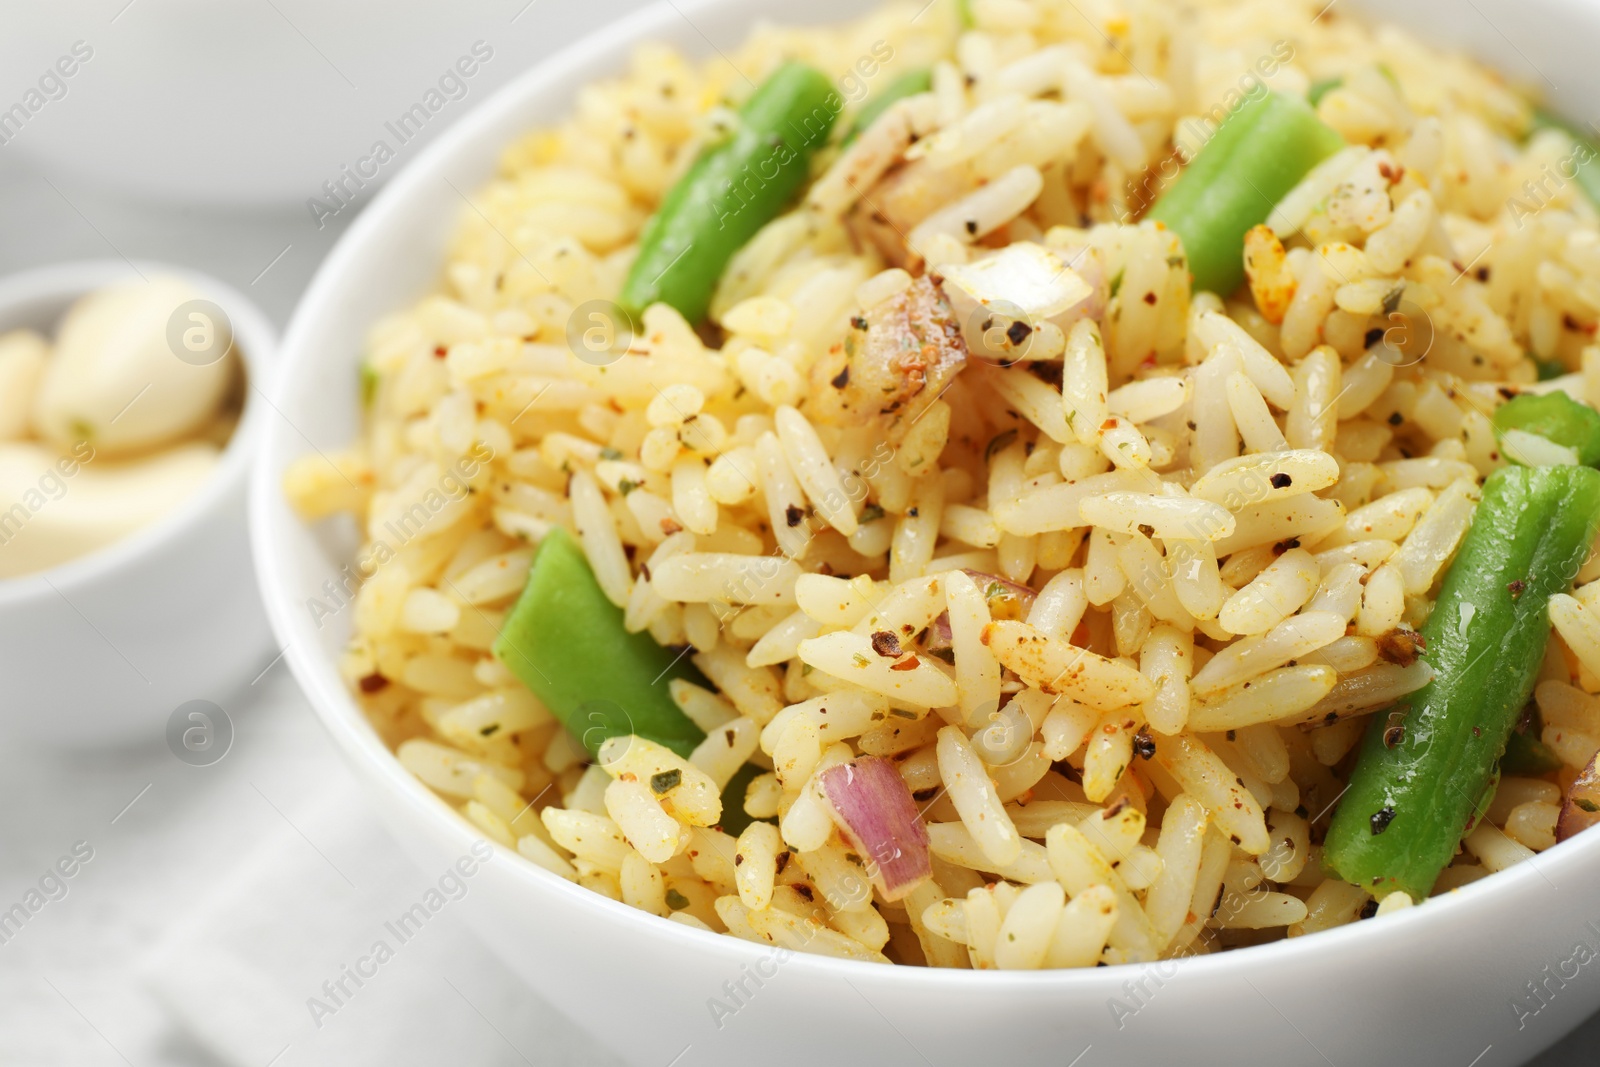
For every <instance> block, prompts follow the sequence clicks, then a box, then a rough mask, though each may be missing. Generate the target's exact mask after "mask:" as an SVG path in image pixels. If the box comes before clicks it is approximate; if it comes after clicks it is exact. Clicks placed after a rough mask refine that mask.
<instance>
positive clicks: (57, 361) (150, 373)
mask: <svg viewBox="0 0 1600 1067" xmlns="http://www.w3.org/2000/svg"><path fill="white" fill-rule="evenodd" d="M198 299H200V294H199V293H198V292H197V291H196V290H195V289H194V287H193V286H191V285H189V284H188V283H187V282H184V281H182V280H180V279H177V278H172V277H161V276H157V277H154V278H151V279H150V280H149V281H147V282H126V283H119V284H117V285H112V286H108V287H106V288H104V289H101V290H99V291H98V292H95V293H91V294H89V295H88V296H86V297H84V298H83V299H81V300H79V301H78V302H77V303H76V304H74V305H73V306H72V309H71V310H70V311H68V312H67V315H66V317H65V318H64V319H63V320H62V323H61V328H60V331H59V332H58V334H57V338H56V351H55V356H54V358H53V359H51V360H50V361H49V362H48V363H47V365H46V367H45V372H44V378H43V381H42V382H41V383H40V387H39V391H38V395H37V398H36V401H35V405H34V426H35V428H36V429H37V430H38V432H39V434H40V435H41V436H42V437H44V438H45V439H46V440H47V441H49V442H50V443H52V444H54V445H56V446H58V447H59V448H62V449H69V448H71V446H72V445H73V444H74V443H76V442H78V441H88V442H89V443H90V444H91V445H93V446H94V449H95V451H96V452H97V453H98V454H99V455H100V456H101V457H102V458H105V459H110V458H113V457H117V456H126V455H129V454H131V453H134V452H138V451H141V450H144V449H148V448H152V447H154V446H156V445H161V444H165V443H168V442H171V441H175V440H177V439H179V438H182V437H185V436H188V435H190V434H193V433H194V432H196V431H197V430H199V429H200V428H201V427H202V426H203V425H204V424H205V423H206V422H207V421H208V420H209V419H211V418H212V417H213V416H214V415H215V414H216V411H217V408H218V406H219V405H220V404H221V402H222V400H223V398H224V396H225V395H226V393H227V390H228V386H229V383H230V380H231V377H232V375H233V373H234V363H235V360H236V359H237V356H236V355H234V354H233V353H232V352H229V351H227V347H228V346H229V345H230V344H231V332H230V328H229V326H228V324H227V323H226V322H213V321H211V318H210V317H207V318H201V319H195V318H193V317H192V313H193V312H194V311H195V309H194V308H192V307H188V306H186V305H189V304H190V303H191V302H192V301H195V300H198ZM169 336H170V337H175V338H177V339H178V343H183V341H184V340H186V339H187V340H194V341H196V342H197V343H200V344H202V345H203V344H204V343H205V342H206V341H207V340H208V339H209V340H210V341H211V343H213V344H215V345H217V346H218V350H220V351H223V352H226V353H227V354H226V355H223V356H222V357H221V358H217V359H214V360H213V361H211V362H204V355H203V353H202V358H200V359H196V358H193V357H192V356H191V355H190V354H189V353H185V358H179V355H178V354H177V353H176V352H175V351H174V342H173V341H171V340H169ZM201 363H203V364H204V365H198V364H201Z"/></svg>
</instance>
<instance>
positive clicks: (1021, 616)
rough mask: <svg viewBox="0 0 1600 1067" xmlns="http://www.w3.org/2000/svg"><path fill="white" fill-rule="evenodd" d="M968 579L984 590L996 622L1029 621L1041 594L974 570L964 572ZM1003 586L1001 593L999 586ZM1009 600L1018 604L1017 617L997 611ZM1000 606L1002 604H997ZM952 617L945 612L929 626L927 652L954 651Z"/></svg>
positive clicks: (990, 612) (996, 576)
mask: <svg viewBox="0 0 1600 1067" xmlns="http://www.w3.org/2000/svg"><path fill="white" fill-rule="evenodd" d="M963 571H964V573H965V574H966V575H967V577H969V578H971V579H972V580H973V581H975V582H977V583H978V588H979V589H982V590H983V598H984V599H985V600H987V601H988V602H989V614H990V616H991V617H992V618H995V619H1004V620H1007V621H1023V620H1026V619H1027V617H1028V611H1029V609H1031V608H1032V607H1033V601H1034V598H1035V597H1037V596H1038V595H1039V594H1038V593H1036V592H1034V591H1033V590H1032V589H1030V588H1028V587H1027V586H1025V585H1019V584H1017V583H1016V582H1013V581H1012V580H1011V579H1009V578H1002V577H1000V575H998V574H986V573H985V572H983V571H975V570H973V569H972V568H970V567H966V568H963ZM996 585H999V587H1000V588H999V589H998V590H997V589H995V586H996ZM1007 598H1014V599H1015V600H1016V611H1015V613H1014V614H1013V613H1008V612H1006V611H1004V610H996V609H997V608H1000V607H1002V605H1003V602H1004V601H1005V600H1006V599H1007ZM997 602H999V603H997ZM950 641H951V634H950V613H949V612H948V611H943V612H940V613H939V617H938V618H937V619H934V620H933V622H932V623H931V624H930V625H929V626H928V635H927V636H926V637H924V638H923V639H922V648H923V650H924V651H926V652H943V651H944V650H945V649H947V648H949V647H950Z"/></svg>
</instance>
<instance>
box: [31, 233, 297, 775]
mask: <svg viewBox="0 0 1600 1067" xmlns="http://www.w3.org/2000/svg"><path fill="white" fill-rule="evenodd" d="M141 273H142V274H144V275H146V276H153V275H155V274H158V273H159V274H171V275H176V276H178V277H180V278H183V279H184V280H186V281H188V282H189V283H190V284H191V285H193V286H194V287H195V288H196V289H197V290H199V291H200V292H201V293H203V294H205V295H206V297H207V298H209V299H210V300H212V301H214V302H215V303H216V304H218V305H219V306H221V307H222V308H223V309H224V310H225V311H226V313H227V315H228V318H229V319H230V320H231V321H232V325H233V335H234V347H235V348H236V349H237V350H238V351H239V353H240V355H241V356H242V358H243V361H244V364H245V373H246V377H247V383H246V396H245V404H244V411H243V414H242V417H241V418H240V420H239V424H238V426H237V428H236V429H235V430H234V433H233V437H232V438H231V439H230V440H229V441H228V444H227V447H226V448H225V449H224V450H223V454H222V459H221V462H220V463H219V464H218V466H217V469H216V470H215V472H214V473H213V474H212V476H211V478H210V480H209V481H207V482H206V484H205V485H203V486H202V487H201V488H200V489H199V491H198V492H196V493H195V494H194V495H193V496H191V497H190V498H189V499H187V500H185V501H184V502H183V503H182V504H180V505H179V506H178V507H177V508H176V509H174V510H173V511H172V512H171V513H170V514H168V515H165V516H163V517H162V518H160V519H158V520H157V521H156V522H154V523H152V524H151V525H149V526H147V527H145V528H144V529H142V530H139V531H137V532H136V533H134V534H132V535H130V536H128V537H126V538H123V539H122V540H120V541H117V542H116V543H114V544H111V545H107V546H106V547H105V548H102V549H100V550H98V551H95V552H92V553H90V554H88V555H86V556H83V557H81V558H78V559H75V560H71V561H69V562H67V563H63V564H60V565H59V566H56V567H52V568H50V569H48V570H45V571H40V572H38V573H37V574H30V575H23V576H20V577H17V578H10V579H0V679H3V680H4V683H5V690H6V694H5V703H4V707H5V713H4V715H3V716H0V732H4V733H7V734H10V735H13V736H21V737H25V738H29V739H32V740H35V741H41V742H44V743H47V744H52V745H58V746H69V747H88V746H100V745H111V744H116V743H120V742H127V741H131V740H135V739H140V738H149V739H152V740H153V739H155V738H157V737H160V736H161V735H162V731H163V730H164V729H165V728H166V723H167V719H168V717H169V716H170V715H171V714H172V712H173V711H174V710H176V709H177V707H178V706H179V705H181V704H183V703H185V702H187V701H189V700H192V699H208V700H218V699H221V698H223V697H225V696H226V695H227V694H228V693H229V692H231V691H234V690H236V689H238V688H240V687H242V686H243V685H244V684H245V683H247V682H248V681H249V680H250V677H251V675H253V674H254V673H255V672H256V671H259V670H260V669H261V668H262V667H264V666H266V664H267V662H268V659H269V658H270V657H271V655H272V651H273V649H272V644H271V634H270V633H269V631H268V629H267V625H266V619H265V617H264V615H263V613H262V610H261V603H260V599H259V597H258V596H257V593H256V589H255V582H254V568H253V567H252V565H251V562H250V553H249V550H248V547H247V544H246V532H245V525H246V524H245V482H246V480H247V477H248V471H249V468H250V463H251V459H252V457H253V455H254V453H255V448H256V439H257V438H258V437H259V436H260V434H261V430H262V428H263V424H264V421H265V410H264V408H265V404H264V403H263V399H264V394H263V393H260V392H258V389H262V388H264V387H265V382H264V381H263V379H264V378H265V376H266V373H267V369H268V367H269V366H270V365H271V362H272V358H273V355H274V353H275V351H276V348H277V334H276V331H275V330H274V329H273V327H272V324H271V323H270V322H269V321H268V320H267V318H266V316H265V315H263V314H262V312H261V311H260V310H259V309H258V308H257V307H256V306H255V305H254V304H253V303H251V302H250V301H249V300H248V299H246V298H245V297H244V296H243V295H242V294H240V293H238V292H237V291H235V290H234V289H232V288H231V287H229V286H227V285H224V284H223V283H221V282H219V281H217V280H215V279H213V278H209V277H207V276H205V275H202V274H197V273H195V272H194V271H189V270H184V269H182V268H179V267H171V266H167V265H165V264H160V263H144V262H141V263H139V264H137V271H136V270H135V267H134V265H130V264H128V263H126V262H123V261H121V260H93V261H85V262H77V263H63V264H58V265H56V266H51V267H44V268H41V269H38V270H31V271H27V272H24V273H21V274H15V275H11V276H10V277H7V278H3V279H0V333H3V332H5V331H8V330H14V329H18V328H22V327H28V328H32V329H34V330H37V331H39V332H40V333H43V334H44V335H46V336H47V337H49V336H53V335H54V334H55V330H56V324H57V323H58V322H59V321H60V319H61V317H62V315H64V314H65V313H66V311H67V309H68V308H69V307H70V306H71V305H72V304H73V303H74V302H75V301H76V300H77V299H78V298H79V297H81V296H84V295H86V294H88V293H90V292H93V291H94V290H96V289H99V288H101V287H102V286H105V285H109V284H111V283H113V282H123V281H128V280H130V279H132V280H137V279H138V278H139V277H140V274H141ZM67 491H68V492H71V488H70V483H69V488H68V490H67ZM11 503H13V502H12V501H5V502H0V508H4V507H9V506H10V504H11Z"/></svg>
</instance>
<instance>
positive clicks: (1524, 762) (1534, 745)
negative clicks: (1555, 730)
mask: <svg viewBox="0 0 1600 1067" xmlns="http://www.w3.org/2000/svg"><path fill="white" fill-rule="evenodd" d="M1560 769H1561V757H1560V756H1558V755H1556V751H1555V749H1553V748H1551V747H1550V746H1549V745H1547V744H1545V743H1544V742H1543V741H1541V740H1539V737H1538V731H1536V730H1535V731H1529V732H1528V733H1523V732H1522V731H1521V730H1513V731H1511V736H1510V737H1509V738H1508V739H1507V740H1506V754H1505V755H1504V756H1501V757H1500V770H1501V772H1502V773H1503V774H1513V775H1517V776H1518V777H1524V778H1530V777H1531V778H1537V777H1540V776H1543V775H1546V774H1549V773H1550V772H1551V771H1558V770H1560Z"/></svg>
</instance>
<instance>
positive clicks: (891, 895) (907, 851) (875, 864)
mask: <svg viewBox="0 0 1600 1067" xmlns="http://www.w3.org/2000/svg"><path fill="white" fill-rule="evenodd" d="M818 782H819V784H820V785H821V786H822V795H823V796H824V797H825V798H827V801H828V807H829V811H830V812H831V813H832V815H833V820H834V822H836V823H838V824H839V829H840V830H842V831H843V832H844V835H845V838H846V839H847V840H849V842H850V844H851V846H852V847H853V848H855V849H856V850H857V851H859V852H860V853H861V856H862V858H863V860H865V861H866V865H867V874H868V876H869V877H870V878H871V879H872V884H873V885H875V886H877V887H878V891H879V892H880V893H882V894H883V898H884V899H885V900H899V899H900V898H901V897H903V896H905V895H906V894H907V893H909V892H911V891H912V890H913V889H915V888H916V887H917V886H918V885H920V884H922V882H923V881H924V880H926V879H927V878H928V877H929V876H930V875H931V874H932V873H933V865H932V860H931V858H930V856H929V853H928V828H927V827H926V826H924V825H923V822H922V814H921V813H920V812H919V811H917V802H916V800H914V799H913V798H912V796H911V790H910V789H908V788H907V787H906V783H905V779H903V778H901V777H900V772H899V771H897V770H895V766H894V764H892V763H890V762H889V761H888V760H886V759H883V758H881V757H878V756H858V757H856V758H855V759H853V760H851V761H850V762H849V763H840V764H838V765H836V766H833V767H829V768H828V769H827V770H825V771H823V772H822V773H821V774H820V775H818Z"/></svg>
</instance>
